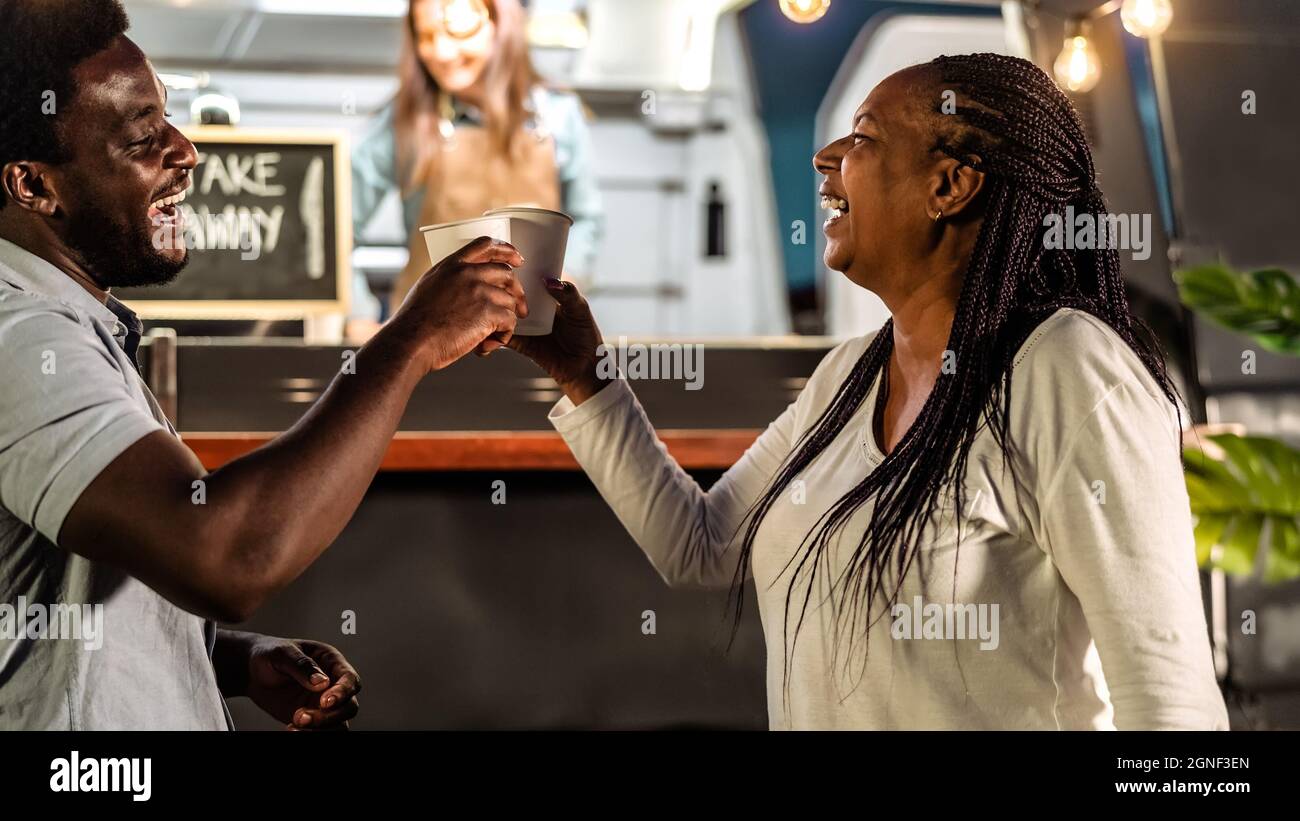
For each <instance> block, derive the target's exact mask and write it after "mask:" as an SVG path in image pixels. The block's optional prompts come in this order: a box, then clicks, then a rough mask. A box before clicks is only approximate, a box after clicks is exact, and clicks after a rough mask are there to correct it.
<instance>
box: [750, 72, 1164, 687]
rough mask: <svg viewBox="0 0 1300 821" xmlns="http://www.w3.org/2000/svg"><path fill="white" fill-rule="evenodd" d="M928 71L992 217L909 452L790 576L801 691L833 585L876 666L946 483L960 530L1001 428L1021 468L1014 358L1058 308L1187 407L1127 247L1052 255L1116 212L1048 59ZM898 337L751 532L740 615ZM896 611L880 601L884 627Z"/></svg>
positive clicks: (902, 446)
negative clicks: (777, 533) (813, 609)
mask: <svg viewBox="0 0 1300 821" xmlns="http://www.w3.org/2000/svg"><path fill="white" fill-rule="evenodd" d="M925 70H926V72H927V74H928V82H927V83H926V85H927V86H930V87H931V88H930V91H932V93H933V97H934V100H935V105H934V107H933V114H932V115H931V116H930V120H931V121H932V122H933V129H934V134H935V143H934V145H933V146H932V148H933V150H934V151H939V152H942V153H943V154H946V155H947V156H949V157H952V158H953V159H955V160H957V161H958V162H960V163H962V164H964V165H967V166H970V167H971V168H974V169H975V170H978V171H980V172H983V173H984V174H985V175H986V176H985V181H984V186H983V190H982V191H981V193H980V195H979V196H980V197H981V198H982V201H983V213H984V219H983V224H982V226H981V228H980V231H979V235H978V238H977V239H976V242H975V246H974V249H973V252H972V254H971V258H970V261H969V263H968V264H967V267H966V270H965V272H964V279H963V283H962V287H961V293H960V296H959V297H958V301H957V307H956V312H955V316H954V318H953V323H952V330H951V333H950V335H949V338H948V345H947V348H948V350H949V351H951V352H952V353H953V354H954V355H955V358H956V367H955V368H954V369H950V370H951V371H952V372H951V373H948V372H944V373H941V375H940V376H939V378H938V380H937V381H936V383H935V385H934V388H933V390H932V392H931V394H930V396H929V398H928V399H927V400H926V402H925V405H924V407H923V408H922V410H921V412H920V414H919V415H918V416H917V418H916V421H915V422H914V423H913V424H912V426H911V427H910V428H909V429H908V431H907V432H906V434H905V435H904V436H903V438H902V440H901V441H900V442H899V443H898V445H897V447H895V448H894V450H893V451H891V452H890V453H889V455H888V456H887V457H886V458H885V459H884V461H883V462H882V463H881V464H879V465H878V466H877V467H876V468H875V469H874V470H872V471H871V473H870V474H869V475H868V476H866V477H865V478H864V479H863V480H862V481H861V482H859V483H858V484H857V486H855V487H854V488H853V489H852V490H851V491H849V492H848V493H847V494H845V495H844V496H843V497H842V498H841V499H839V500H838V501H837V502H835V504H834V505H832V506H831V507H830V509H828V510H827V511H826V512H825V513H823V514H822V515H821V517H820V518H819V519H818V520H817V521H816V522H815V524H814V525H813V527H812V529H811V530H810V531H809V532H808V534H807V535H805V536H804V538H803V540H802V542H801V543H800V545H799V550H797V551H795V554H794V556H793V557H792V558H791V559H790V562H789V563H788V564H787V565H786V567H785V569H784V570H783V574H785V573H789V583H788V587H787V591H786V604H785V613H784V618H783V636H784V638H783V644H784V650H785V657H786V666H785V681H786V688H787V689H786V692H787V698H788V686H789V672H790V665H791V663H792V658H793V655H794V652H793V651H794V642H795V641H797V638H798V634H799V630H800V628H801V627H802V626H803V621H804V617H805V616H806V615H807V614H808V609H809V604H810V601H811V600H812V596H813V590H814V586H815V585H814V582H816V581H817V580H818V578H819V576H820V579H821V582H822V589H824V590H826V591H827V597H828V598H829V600H830V601H831V603H832V606H833V611H832V612H833V614H834V615H833V618H834V624H835V628H836V642H835V647H836V655H838V652H839V647H840V644H841V640H842V638H843V636H844V633H845V632H848V633H849V650H850V656H852V654H853V653H852V650H853V645H854V642H855V641H856V640H857V639H858V638H861V639H862V641H863V642H864V644H863V653H862V655H861V658H862V663H863V664H865V659H866V654H865V642H866V634H867V632H868V631H869V629H870V626H871V624H873V623H874V619H872V618H871V614H872V612H873V607H872V606H873V604H874V603H875V602H876V601H877V597H878V596H884V597H886V599H887V602H886V603H887V604H888V605H889V606H892V605H893V604H894V603H895V601H896V599H897V596H898V592H899V589H900V588H901V586H902V582H903V578H904V576H905V575H906V574H907V572H908V570H909V568H910V567H911V565H912V563H913V561H914V559H915V558H916V556H917V553H918V549H917V548H918V540H919V539H920V538H921V535H922V531H923V530H924V528H925V526H926V524H927V523H928V522H929V521H930V520H931V519H932V517H933V516H934V515H935V512H936V510H937V508H938V507H939V504H940V496H941V493H942V492H944V490H945V489H947V488H951V492H952V494H953V497H952V501H953V504H954V506H955V515H956V521H958V522H960V521H961V516H962V512H963V509H964V504H965V498H964V492H963V487H962V482H961V481H960V477H962V476H964V474H965V470H966V460H967V456H968V455H969V452H970V448H971V444H972V442H973V441H974V439H975V436H976V434H977V433H978V432H979V430H980V429H981V427H983V426H984V425H986V424H987V425H988V426H989V428H990V429H991V431H992V433H993V435H994V436H995V438H996V441H997V444H998V447H999V448H1000V449H1001V451H1002V454H1003V458H1004V463H1005V464H1006V465H1008V466H1010V465H1011V464H1012V461H1011V451H1012V447H1013V443H1011V442H1010V441H1009V440H1008V436H1007V429H1008V416H1009V413H1010V400H1011V370H1012V360H1013V358H1014V356H1015V354H1016V351H1017V350H1018V348H1019V347H1020V346H1021V345H1022V344H1023V342H1024V341H1025V339H1026V338H1027V337H1028V336H1029V334H1030V333H1031V332H1032V331H1033V329H1034V328H1035V327H1037V326H1038V325H1039V324H1040V323H1041V322H1042V321H1043V320H1045V319H1046V318H1047V317H1048V316H1050V315H1051V314H1052V313H1053V312H1054V311H1056V310H1058V309H1060V308H1076V309H1079V310H1081V311H1085V312H1087V313H1089V314H1091V315H1093V316H1095V317H1097V318H1098V319H1100V320H1101V321H1103V322H1105V323H1106V324H1107V325H1108V326H1110V328H1112V329H1113V330H1114V331H1115V332H1116V333H1117V334H1119V336H1120V337H1121V338H1122V339H1123V340H1124V341H1125V342H1126V343H1128V345H1129V346H1130V347H1131V348H1132V349H1133V351H1134V352H1135V353H1136V355H1137V356H1138V358H1139V359H1140V360H1141V361H1142V363H1143V365H1144V366H1145V367H1146V368H1147V370H1148V371H1149V372H1150V373H1151V375H1152V377H1153V378H1154V379H1155V380H1156V382H1157V383H1158V384H1159V386H1160V388H1161V389H1162V391H1163V392H1164V394H1165V395H1166V397H1168V399H1169V400H1170V402H1172V403H1174V404H1175V406H1177V394H1176V392H1175V390H1174V388H1173V385H1172V383H1171V382H1170V380H1169V378H1168V375H1167V373H1166V370H1165V365H1164V360H1163V358H1162V356H1161V354H1160V351H1159V348H1158V346H1157V345H1156V344H1155V343H1154V341H1153V337H1152V336H1151V334H1150V333H1149V331H1148V330H1147V329H1146V327H1145V325H1144V324H1143V323H1142V322H1141V320H1139V319H1137V318H1135V317H1134V316H1133V315H1132V314H1131V313H1130V311H1129V306H1128V300H1127V298H1126V296H1125V293H1124V280H1123V277H1122V275H1121V272H1120V262H1119V253H1118V250H1117V249H1114V248H1100V249H1096V250H1065V249H1047V248H1045V247H1044V231H1045V228H1044V220H1045V218H1046V217H1047V215H1049V214H1059V215H1062V219H1064V212H1065V209H1066V207H1067V206H1071V205H1072V206H1074V209H1075V212H1076V213H1085V212H1086V213H1090V214H1093V215H1097V214H1102V213H1105V211H1106V203H1105V199H1104V198H1103V196H1102V194H1101V191H1100V190H1098V188H1097V184H1096V173H1095V168H1094V167H1093V161H1092V152H1091V150H1090V148H1089V146H1088V142H1087V138H1086V137H1085V134H1084V129H1083V125H1082V123H1081V121H1080V119H1079V116H1078V114H1077V113H1076V112H1075V110H1074V106H1073V105H1072V104H1071V103H1070V101H1069V99H1068V98H1067V97H1066V96H1065V95H1064V94H1063V93H1062V92H1061V91H1060V89H1058V88H1057V87H1056V85H1055V84H1054V83H1053V82H1052V80H1051V79H1050V78H1049V77H1048V76H1047V75H1046V74H1045V73H1044V72H1043V71H1042V70H1040V69H1039V68H1038V67H1037V66H1035V65H1034V64H1033V63H1031V62H1029V61H1027V60H1022V59H1019V58H1016V57H1008V56H1004V55H1000V54H967V55H961V56H954V57H939V58H937V59H935V60H933V61H931V62H930V63H928V64H926V65H925ZM943 90H951V91H952V92H953V93H954V95H955V99H954V98H953V97H950V98H949V99H950V100H952V101H955V103H956V105H955V112H952V110H951V108H950V109H949V113H945V112H944V111H943V108H942V106H943V102H942V97H943V95H942V93H941V92H942V91H943ZM893 343H894V336H893V320H890V321H888V322H886V323H885V325H884V327H883V328H881V330H880V332H879V333H878V334H876V337H875V339H874V340H873V341H872V342H871V344H870V345H869V346H868V347H867V349H866V351H865V352H864V353H863V354H862V356H861V357H860V358H859V359H858V361H857V363H856V364H855V365H854V367H853V369H852V371H851V372H850V373H849V375H848V376H847V377H846V378H845V379H844V382H843V383H842V384H841V385H840V387H839V389H838V391H837V392H836V394H835V396H834V398H833V399H832V400H831V402H830V404H829V406H828V407H827V408H826V409H825V410H824V411H823V412H822V414H821V416H820V417H819V418H818V419H817V421H816V422H815V423H813V425H812V426H811V427H810V428H809V429H808V430H807V431H805V432H804V433H803V434H802V436H801V437H800V438H799V440H798V441H796V443H795V445H794V447H793V448H792V450H791V453H790V455H789V456H787V457H786V459H785V461H784V463H783V464H782V466H781V468H780V469H779V470H778V471H777V474H776V476H775V477H774V478H773V480H772V481H771V482H769V484H768V486H767V488H766V489H765V491H764V493H763V495H762V496H761V497H760V498H759V500H758V501H757V502H756V503H755V504H754V506H753V507H752V508H751V509H750V511H749V514H748V515H747V517H746V519H745V520H744V521H743V522H742V524H741V528H743V530H744V537H743V540H742V545H741V555H740V564H739V566H738V569H737V574H736V580H735V583H734V585H733V595H734V600H735V616H736V621H737V622H738V621H739V616H740V612H741V609H742V608H743V603H744V602H743V599H744V591H743V586H742V582H743V580H744V577H745V573H746V570H747V568H748V567H749V564H750V561H751V558H752V553H753V548H754V541H755V538H756V536H757V533H758V529H759V526H760V525H761V524H762V521H763V518H764V517H765V516H766V515H767V513H768V512H769V511H770V510H771V509H772V507H773V505H774V504H775V503H776V501H777V499H778V498H779V497H780V495H781V494H782V493H783V492H784V491H785V489H786V488H787V487H788V486H789V485H790V484H791V482H792V481H794V480H795V479H796V477H798V476H799V474H800V473H801V472H802V471H803V470H804V469H805V468H807V467H808V466H809V464H811V463H812V462H813V460H814V459H816V458H817V456H818V455H819V454H820V453H821V452H822V451H823V450H825V449H826V447H827V445H829V444H830V443H831V442H832V441H833V440H834V439H835V438H836V437H837V436H839V435H840V433H841V432H842V431H843V430H844V428H845V426H846V424H847V423H848V421H849V420H850V419H851V418H852V417H853V416H854V414H855V413H856V412H857V411H858V409H859V408H860V407H861V405H862V403H863V401H864V400H865V398H866V397H867V395H868V393H869V392H870V390H871V387H872V385H873V384H874V383H875V380H876V379H877V377H879V376H881V375H882V373H887V370H886V368H887V364H888V362H889V358H890V354H891V352H892V350H893ZM868 500H872V501H874V507H873V509H872V511H871V514H870V520H869V522H868V524H867V526H866V529H865V531H864V532H863V533H862V534H861V536H860V538H858V540H857V546H856V548H855V549H854V550H853V551H852V553H851V554H849V556H848V559H847V563H846V564H845V566H844V567H843V568H842V569H840V570H838V571H837V572H836V574H835V577H834V578H832V577H831V576H830V573H831V570H830V562H829V556H828V554H829V552H830V551H829V549H830V546H831V542H832V539H833V538H834V537H835V536H836V534H837V533H838V532H839V531H841V530H842V529H843V528H844V526H845V524H846V523H847V522H848V521H849V519H850V518H851V517H852V516H853V514H854V513H855V512H856V511H857V510H858V509H859V508H861V507H862V506H863V505H864V504H865V503H866V502H867V501H868ZM959 542H960V534H959ZM791 566H793V572H790V570H791ZM954 577H955V573H954ZM800 579H806V590H805V591H804V592H803V595H802V598H801V600H800V601H797V602H796V601H795V600H796V599H797V598H799V597H797V596H796V584H797V583H798V582H799V580H800ZM887 579H892V588H893V589H892V590H887V589H886V580H887ZM954 584H955V582H954ZM792 607H797V612H798V621H797V624H796V626H795V630H794V635H793V638H791V637H790V635H789V629H788V627H789V623H790V615H791V610H792ZM888 610H889V607H885V608H882V609H881V610H880V614H879V615H878V616H876V618H877V619H878V618H879V616H880V615H884V613H885V612H888ZM859 625H863V626H864V629H858V627H859ZM832 664H834V659H832Z"/></svg>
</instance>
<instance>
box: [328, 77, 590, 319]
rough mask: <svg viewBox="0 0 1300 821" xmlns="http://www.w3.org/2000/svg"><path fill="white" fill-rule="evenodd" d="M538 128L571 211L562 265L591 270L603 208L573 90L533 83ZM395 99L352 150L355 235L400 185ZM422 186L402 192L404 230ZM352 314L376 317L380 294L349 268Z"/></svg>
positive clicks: (470, 117)
mask: <svg viewBox="0 0 1300 821" xmlns="http://www.w3.org/2000/svg"><path fill="white" fill-rule="evenodd" d="M530 99H531V100H532V102H533V104H534V106H535V108H536V111H537V117H538V119H539V120H540V122H541V125H542V127H543V128H545V129H546V130H547V131H549V132H550V134H551V136H552V137H553V138H554V140H555V165H556V168H557V170H558V171H559V175H560V202H561V208H563V210H564V211H565V212H566V213H568V214H569V215H570V216H571V217H573V227H572V228H570V229H569V246H568V250H567V252H566V253H565V262H564V265H565V270H566V271H567V272H568V273H570V274H571V275H574V276H577V277H579V278H581V277H584V276H588V275H590V274H591V272H592V269H593V268H594V267H595V258H596V252H597V249H598V245H599V242H600V237H601V233H602V228H603V223H604V214H603V211H602V209H601V203H600V190H599V189H598V188H597V186H596V175H595V169H594V167H593V160H592V148H591V132H590V131H589V130H588V128H587V121H586V116H585V114H584V113H583V109H582V103H581V101H580V100H579V99H578V97H577V95H574V94H570V93H566V92H559V91H552V90H550V89H545V88H542V87H540V86H539V87H537V88H536V89H534V93H533V94H532V96H531V98H530ZM393 115H394V105H393V104H392V103H389V104H388V105H387V106H385V107H384V108H383V109H381V110H380V112H379V113H378V114H377V115H376V116H375V119H374V123H373V124H372V126H371V129H370V131H369V133H368V134H367V135H366V137H365V138H364V139H362V140H361V142H359V143H358V144H357V145H356V147H355V148H354V149H353V151H352V229H353V235H354V236H360V235H361V234H362V232H363V231H364V229H365V227H366V225H367V224H369V222H370V220H371V218H372V217H373V216H374V214H375V210H376V209H377V208H378V207H379V204H380V202H381V201H382V200H383V199H384V197H385V195H387V193H388V192H389V191H391V190H400V188H401V185H400V182H399V178H398V169H397V146H396V139H395V135H394V131H393ZM457 122H458V123H468V124H474V123H476V122H477V120H476V118H475V116H474V114H473V113H472V112H470V111H465V110H459V111H458V114H457ZM423 202H424V191H423V190H417V191H414V192H412V193H411V195H410V196H404V197H402V217H403V223H404V227H405V229H406V231H407V234H408V235H409V233H410V232H411V231H414V230H415V229H416V227H417V226H416V222H417V221H418V220H419V215H420V208H421V206H422V204H423ZM351 314H352V316H353V317H359V318H369V319H378V318H379V316H380V304H379V300H378V299H376V298H375V296H374V295H373V294H371V293H370V288H369V286H368V285H367V284H366V278H365V275H364V274H362V273H361V272H360V271H356V272H354V274H353V287H352V310H351Z"/></svg>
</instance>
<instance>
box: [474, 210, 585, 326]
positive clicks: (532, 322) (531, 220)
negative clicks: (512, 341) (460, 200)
mask: <svg viewBox="0 0 1300 821" xmlns="http://www.w3.org/2000/svg"><path fill="white" fill-rule="evenodd" d="M483 216H484V217H485V218H487V217H494V218H498V219H499V218H503V217H504V218H508V220H509V223H510V225H509V228H508V231H509V236H510V244H511V245H513V246H515V247H516V248H518V249H519V253H520V254H522V255H523V257H524V264H523V265H522V266H520V267H519V268H516V269H515V276H516V277H518V278H519V284H520V285H522V286H523V287H524V298H525V299H527V300H528V317H527V318H526V319H521V320H520V321H519V324H518V325H516V326H515V333H516V334H518V335H519V336H546V335H547V334H549V333H550V332H551V326H552V325H554V324H555V298H554V297H552V296H551V294H550V292H549V291H547V290H546V283H545V281H544V280H545V279H546V278H547V277H550V278H552V279H559V278H560V276H561V275H562V274H563V273H564V251H565V248H566V247H568V244H569V226H570V225H573V217H570V216H569V215H568V214H564V213H561V212H559V211H551V210H549V209H546V208H525V207H522V206H518V207H513V208H494V209H492V210H491V211H488V212H487V213H485V214H484V215H483Z"/></svg>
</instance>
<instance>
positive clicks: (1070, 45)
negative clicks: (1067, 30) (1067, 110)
mask: <svg viewBox="0 0 1300 821" xmlns="http://www.w3.org/2000/svg"><path fill="white" fill-rule="evenodd" d="M1052 70H1053V71H1054V72H1055V74H1056V82H1058V83H1060V84H1061V86H1062V87H1064V88H1065V89H1066V90H1068V91H1074V92H1077V93H1080V94H1082V93H1084V92H1087V91H1092V89H1093V87H1094V86H1096V85H1097V81H1098V80H1100V79H1101V58H1100V57H1098V56H1097V49H1095V48H1094V47H1093V45H1092V41H1091V40H1089V39H1088V28H1087V26H1086V25H1085V24H1083V23H1079V24H1076V26H1075V28H1074V31H1073V33H1072V34H1070V35H1069V36H1067V37H1066V38H1065V46H1064V48H1062V49H1061V53H1060V55H1059V56H1058V57H1057V58H1056V64H1055V65H1053V66H1052Z"/></svg>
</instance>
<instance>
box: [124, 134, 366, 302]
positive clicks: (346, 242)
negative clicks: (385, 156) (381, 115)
mask: <svg viewBox="0 0 1300 821" xmlns="http://www.w3.org/2000/svg"><path fill="white" fill-rule="evenodd" d="M181 130H182V131H183V132H184V134H185V136H186V137H188V138H189V139H190V141H192V142H193V143H194V144H195V146H197V147H198V148H202V147H203V144H204V143H257V144H261V145H313V146H316V145H330V146H333V147H334V199H335V205H336V207H335V209H334V220H335V231H334V237H335V250H336V255H335V259H336V260H337V263H338V264H337V268H338V282H337V283H336V286H335V297H334V299H184V300H182V299H139V298H133V299H130V300H128V304H129V305H130V307H131V310H133V311H135V312H136V313H137V314H139V315H140V316H141V317H144V318H147V319H303V318H306V317H309V316H319V315H321V314H335V313H337V314H343V315H344V316H346V315H347V312H348V308H349V306H350V303H351V295H352V155H351V151H350V145H349V140H348V133H347V132H346V131H342V130H335V129H299V128H284V129H270V128H242V127H237V126H235V127H232V126H219V125H218V126H213V125H205V126H189V127H186V128H183V129H181Z"/></svg>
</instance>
